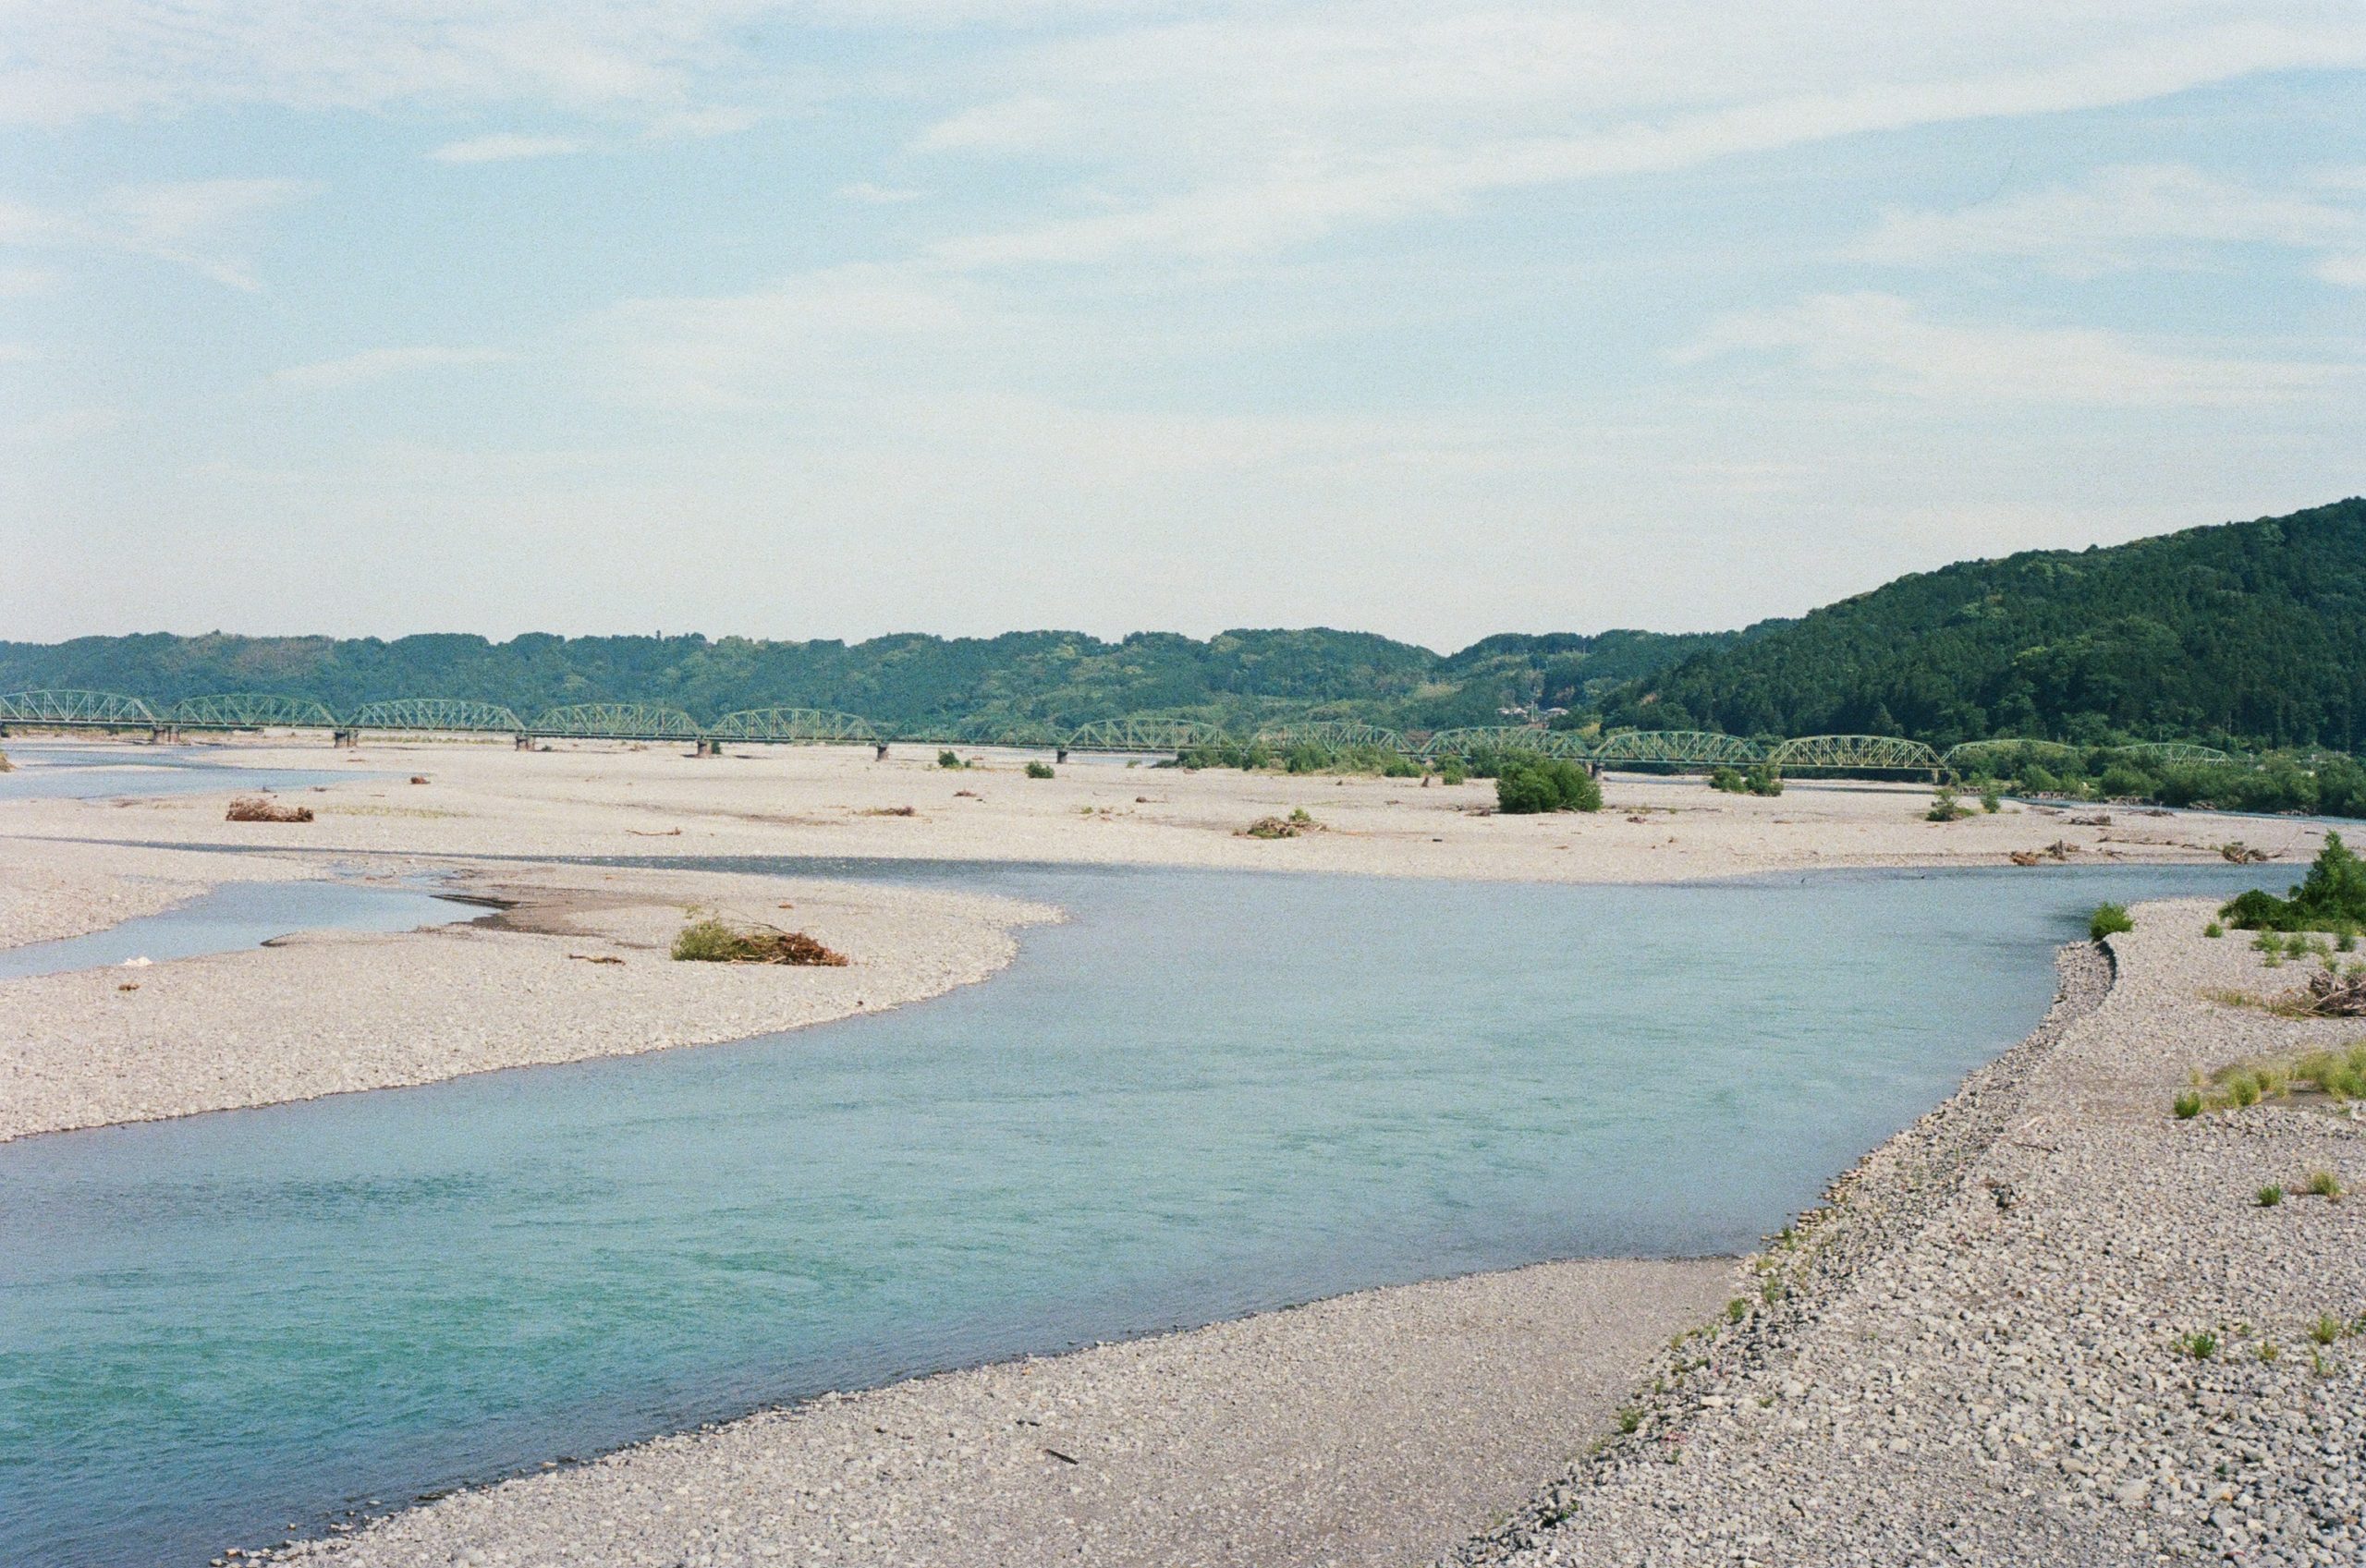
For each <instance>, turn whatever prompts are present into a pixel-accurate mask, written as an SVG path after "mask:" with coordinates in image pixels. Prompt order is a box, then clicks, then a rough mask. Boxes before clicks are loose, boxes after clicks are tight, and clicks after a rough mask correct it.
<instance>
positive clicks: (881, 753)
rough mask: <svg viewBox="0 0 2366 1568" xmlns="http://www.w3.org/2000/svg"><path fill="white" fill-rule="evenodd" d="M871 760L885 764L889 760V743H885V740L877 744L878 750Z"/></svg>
mask: <svg viewBox="0 0 2366 1568" xmlns="http://www.w3.org/2000/svg"><path fill="white" fill-rule="evenodd" d="M871 760H872V761H874V762H884V761H885V760H887V743H886V742H885V741H884V740H883V741H880V742H878V743H877V750H876V751H875V752H874V753H873V754H872V759H871Z"/></svg>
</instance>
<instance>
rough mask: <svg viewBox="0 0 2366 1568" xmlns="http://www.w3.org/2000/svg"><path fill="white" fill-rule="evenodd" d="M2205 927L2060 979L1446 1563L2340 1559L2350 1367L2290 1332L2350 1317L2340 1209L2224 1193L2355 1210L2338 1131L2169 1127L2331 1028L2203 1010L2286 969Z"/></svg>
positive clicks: (2194, 909) (2141, 918)
mask: <svg viewBox="0 0 2366 1568" xmlns="http://www.w3.org/2000/svg"><path fill="white" fill-rule="evenodd" d="M2209 912H2210V907H2209V906H2208V904H2206V903H2204V902H2201V901H2194V900H2183V901H2173V902H2164V903H2160V904H2152V905H2146V906H2141V907H2140V908H2139V909H2138V910H2137V911H2136V912H2135V917H2136V922H2137V930H2135V932H2134V933H2132V934H2130V935H2126V936H2121V937H2117V938H2115V939H2113V948H2114V951H2115V952H2116V954H2117V956H2118V961H2119V971H2120V972H2119V978H2118V982H2117V984H2116V986H2114V987H2113V988H2112V989H2111V991H2110V994H2109V996H2108V999H2107V1000H2104V1001H2103V1002H2102V1004H2101V1005H2100V1007H2097V1008H2095V1009H2094V1010H2093V1011H2092V1012H2084V1011H2083V1009H2084V1008H2085V1007H2086V1006H2088V1005H2089V1004H2090V1003H2091V999H2092V997H2093V996H2094V995H2095V994H2096V993H2097V992H2098V991H2100V989H2101V978H2100V976H2099V975H2098V974H2096V973H2094V972H2092V971H2095V970H2097V969H2099V967H2100V966H2099V965H2097V964H2096V963H2095V961H2094V960H2092V958H2086V957H2082V956H2080V954H2079V952H2078V950H2073V951H2072V953H2071V954H2069V955H2067V956H2066V960H2065V977H2066V982H2067V986H2068V990H2069V994H2068V996H2067V999H2066V1002H2065V1003H2062V1004H2060V1005H2058V1007H2057V1011H2056V1015H2055V1019H2054V1020H2052V1022H2051V1024H2050V1027H2049V1028H2048V1029H2046V1030H2043V1031H2041V1033H2040V1035H2039V1036H2038V1037H2037V1038H2035V1039H2033V1040H2032V1041H2031V1042H2030V1043H2028V1044H2025V1045H2023V1046H2021V1047H2019V1048H2018V1049H2017V1050H2016V1051H2013V1052H2011V1053H2010V1054H2008V1055H2007V1056H2006V1057H2005V1058H2004V1059H2002V1060H2001V1061H1999V1062H1998V1063H1996V1064H1994V1065H1993V1066H1991V1067H1989V1068H1987V1069H1985V1070H1983V1071H1982V1072H1981V1073H1978V1074H1975V1075H1974V1076H1972V1078H1971V1079H1970V1081H1969V1082H1968V1084H1967V1086H1966V1088H1964V1090H1963V1092H1962V1093H1960V1094H1959V1095H1957V1097H1956V1098H1955V1099H1954V1100H1950V1101H1949V1102H1948V1103H1947V1104H1946V1105H1945V1106H1944V1107H1942V1108H1941V1109H1940V1110H1938V1111H1936V1112H1933V1113H1932V1114H1931V1115H1929V1116H1927V1117H1925V1118H1924V1119H1923V1120H1922V1121H1921V1122H1919V1123H1917V1124H1916V1125H1915V1126H1913V1127H1912V1128H1909V1130H1907V1131H1906V1132H1904V1133H1901V1134H1900V1135H1899V1136H1897V1137H1896V1138H1895V1139H1893V1140H1892V1141H1891V1142H1890V1143H1888V1144H1886V1145H1884V1147H1883V1148H1882V1149H1880V1150H1878V1151H1877V1152H1876V1153H1874V1154H1873V1155H1872V1156H1871V1157H1870V1158H1869V1159H1868V1160H1867V1161H1865V1162H1864V1163H1863V1164H1862V1165H1861V1166H1860V1167H1859V1169H1858V1170H1856V1171H1855V1172H1852V1173H1850V1174H1849V1175H1848V1177H1846V1178H1845V1179H1843V1180H1842V1181H1841V1182H1839V1183H1837V1184H1835V1188H1834V1193H1833V1201H1832V1203H1831V1205H1830V1207H1828V1208H1827V1209H1823V1210H1821V1211H1819V1212H1818V1214H1817V1215H1816V1216H1814V1218H1813V1221H1812V1222H1811V1224H1809V1225H1808V1226H1807V1227H1806V1229H1805V1230H1804V1233H1803V1240H1802V1241H1800V1242H1799V1244H1798V1245H1794V1246H1780V1247H1777V1248H1775V1249H1774V1250H1772V1251H1770V1252H1769V1253H1768V1254H1766V1255H1764V1257H1763V1258H1762V1259H1760V1260H1759V1261H1760V1263H1761V1264H1762V1266H1763V1268H1764V1270H1765V1276H1764V1277H1765V1278H1767V1279H1768V1280H1770V1281H1773V1282H1776V1283H1777V1284H1778V1285H1780V1286H1781V1287H1783V1288H1784V1289H1786V1290H1787V1292H1788V1293H1789V1294H1787V1295H1786V1296H1785V1297H1784V1298H1783V1299H1782V1300H1781V1301H1779V1302H1777V1303H1775V1304H1774V1305H1772V1306H1767V1305H1764V1304H1762V1303H1759V1302H1757V1301H1756V1300H1755V1299H1754V1298H1751V1303H1750V1308H1749V1311H1748V1316H1747V1318H1746V1319H1745V1320H1744V1321H1743V1322H1742V1323H1741V1324H1740V1325H1739V1326H1738V1327H1729V1328H1725V1329H1723V1330H1721V1331H1718V1332H1716V1333H1714V1334H1713V1335H1705V1336H1702V1337H1701V1338H1698V1339H1695V1340H1692V1341H1690V1342H1688V1343H1684V1344H1682V1345H1680V1346H1678V1347H1677V1348H1675V1349H1673V1350H1671V1351H1670V1352H1669V1353H1668V1354H1667V1355H1666V1356H1665V1357H1664V1358H1663V1360H1662V1363H1661V1365H1660V1366H1659V1367H1658V1368H1657V1369H1656V1372H1655V1376H1656V1378H1657V1379H1658V1380H1659V1381H1660V1383H1661V1392H1658V1393H1655V1394H1653V1395H1652V1396H1651V1397H1649V1398H1648V1399H1647V1400H1646V1401H1645V1402H1644V1403H1643V1404H1642V1406H1641V1410H1642V1415H1641V1419H1640V1425H1639V1426H1638V1427H1637V1429H1636V1430H1634V1431H1633V1432H1632V1433H1631V1434H1629V1435H1627V1436H1624V1437H1618V1438H1616V1439H1615V1440H1613V1441H1612V1442H1611V1443H1610V1444H1609V1445H1608V1446H1607V1447H1606V1448H1605V1449H1604V1451H1603V1452H1602V1453H1600V1454H1598V1455H1597V1456H1595V1457H1593V1458H1592V1459H1590V1460H1588V1461H1587V1462H1585V1463H1582V1464H1580V1465H1578V1466H1577V1467H1576V1468H1575V1469H1573V1470H1572V1471H1571V1472H1570V1473H1569V1474H1568V1475H1567V1477H1565V1478H1564V1479H1563V1480H1562V1481H1561V1482H1560V1483H1559V1484H1558V1485H1556V1486H1555V1487H1554V1488H1552V1489H1549V1490H1548V1491H1547V1492H1545V1493H1544V1494H1543V1496H1541V1497H1540V1498H1539V1499H1537V1500H1536V1501H1533V1502H1532V1503H1531V1506H1530V1507H1529V1508H1527V1509H1526V1510H1524V1511H1522V1513H1520V1514H1519V1515H1518V1517H1517V1518H1516V1520H1515V1521H1514V1522H1513V1523H1512V1524H1511V1525H1508V1526H1506V1528H1504V1529H1503V1530H1501V1531H1499V1532H1497V1533H1496V1534H1494V1536H1492V1537H1491V1538H1488V1539H1486V1540H1484V1541H1482V1542H1479V1543H1475V1544H1473V1545H1472V1546H1470V1547H1469V1548H1467V1549H1465V1550H1463V1551H1461V1552H1459V1553H1457V1554H1456V1555H1455V1556H1454V1557H1453V1558H1452V1559H1451V1561H1452V1562H1456V1563H1459V1564H1479V1563H1487V1564H1506V1565H1509V1564H1518V1565H1520V1568H1542V1565H1543V1564H1547V1563H1594V1562H1620V1563H1628V1562H1635V1563H1643V1562H1648V1563H1767V1564H1775V1563H1799V1564H1807V1563H1819V1564H1821V1563H1842V1562H1846V1563H1883V1564H1886V1563H1906V1562H1948V1563H1966V1562H1970V1563H1997V1564H2006V1563H2029V1562H2047V1563H2054V1562H2060V1563H2081V1564H2097V1563H2151V1562H2201V1561H2209V1560H2217V1559H2220V1558H2224V1559H2226V1560H2228V1561H2238V1562H2253V1563H2351V1564H2354V1563H2357V1562H2360V1561H2366V1530H2361V1528H2360V1509H2361V1506H2366V1477H2361V1473H2360V1468H2361V1463H2366V1339H2361V1338H2360V1337H2357V1336H2356V1335H2355V1334H2351V1333H2345V1334H2344V1336H2343V1337H2341V1338H2340V1339H2338V1340H2336V1342H2335V1343H2332V1344H2331V1345H2328V1346H2325V1347H2323V1349H2322V1350H2321V1351H2320V1350H2319V1349H2318V1347H2317V1346H2316V1345H2314V1344H2312V1343H2311V1338H2310V1333H2309V1331H2310V1328H2311V1325H2312V1324H2314V1323H2315V1321H2316V1320H2317V1319H2318V1318H2319V1317H2320V1315H2331V1316H2333V1317H2334V1318H2336V1319H2340V1320H2342V1321H2343V1322H2345V1323H2351V1324H2354V1323H2355V1322H2356V1321H2357V1319H2358V1318H2359V1315H2360V1313H2361V1312H2366V1211H2361V1207H2360V1202H2358V1201H2354V1200H2353V1201H2344V1202H2333V1203H2329V1202H2327V1201H2325V1200H2324V1199H2323V1198H2313V1197H2299V1196H2295V1197H2287V1199H2286V1200H2285V1202H2284V1203H2283V1204H2282V1205H2281V1206H2280V1207H2276V1208H2262V1207H2260V1206H2258V1204H2257V1203H2256V1202H2255V1201H2254V1196H2253V1195H2254V1194H2255V1193H2256V1191H2257V1190H2258V1189H2259V1188H2260V1187H2261V1186H2262V1185H2266V1184H2268V1183H2271V1182H2277V1183H2281V1184H2283V1185H2286V1186H2287V1187H2289V1188H2293V1189H2295V1190H2296V1193H2297V1189H2298V1187H2299V1185H2300V1183H2301V1181H2302V1179H2303V1177H2304V1176H2305V1174H2306V1173H2308V1172H2310V1171H2311V1170H2315V1169H2330V1170H2333V1171H2336V1172H2337V1173H2339V1174H2340V1176H2341V1179H2342V1181H2343V1182H2344V1184H2345V1185H2349V1186H2352V1187H2355V1186H2356V1185H2358V1184H2359V1183H2360V1182H2366V1129H2361V1127H2360V1124H2358V1123H2357V1122H2355V1121H2353V1120H2350V1119H2348V1118H2347V1117H2344V1116H2339V1115H2336V1114H2334V1113H2331V1112H2329V1111H2328V1110H2327V1109H2326V1108H2323V1106H2322V1105H2319V1106H2303V1105H2300V1104H2298V1103H2293V1104H2264V1105H2262V1106H2258V1107H2254V1108H2251V1109H2250V1110H2243V1111H2227V1112H2210V1113H2205V1114H2204V1115H2203V1116H2201V1117H2200V1118H2198V1119H2196V1120H2193V1121H2178V1120H2177V1119H2175V1118H2174V1116H2173V1115H2172V1113H2171V1110H2170V1106H2171V1102H2172V1100H2173V1099H2174V1097H2175V1095H2176V1094H2177V1091H2178V1090H2179V1088H2182V1087H2183V1086H2184V1084H2185V1082H2186V1079H2187V1076H2188V1075H2189V1073H2190V1072H2192V1071H2194V1070H2196V1069H2204V1070H2206V1069H2212V1068H2216V1067H2219V1066H2222V1065H2226V1064H2229V1063H2231V1062H2233V1061H2237V1060H2240V1059H2244V1058H2247V1057H2250V1056H2253V1055H2257V1054H2262V1053H2281V1052H2285V1051H2292V1050H2297V1049H2299V1048H2300V1047H2302V1046H2304V1045H2313V1044H2317V1043H2323V1042H2327V1041H2331V1040H2337V1039H2355V1038H2357V1037H2358V1036H2359V1035H2360V1032H2361V1031H2360V1028H2359V1027H2358V1026H2357V1025H2356V1024H2355V1023H2354V1022H2352V1023H2350V1024H2348V1025H2347V1026H2344V1025H2340V1024H2326V1023H2316V1024H2301V1023H2289V1022H2285V1021H2282V1020H2279V1019H2276V1018H2275V1017H2272V1016H2270V1015H2267V1014H2265V1013H2262V1012H2258V1011H2253V1010H2245V1009H2236V1008H2229V1007H2226V1006H2223V1005H2220V1004H2217V1003H2211V1002H2208V1001H2205V1000H2203V998H2202V997H2201V991H2202V990H2204V989H2205V988H2214V987H2219V986H2235V987H2240V988H2244V989H2251V990H2258V989H2262V988H2265V989H2271V990H2273V989H2281V988H2285V987H2288V986H2290V985H2292V984H2294V983H2297V980H2298V978H2299V975H2300V974H2302V973H2304V971H2300V970H2298V969H2296V968H2294V967H2292V966H2287V967H2285V968H2284V969H2282V970H2279V971H2276V972H2275V973H2273V974H2269V973H2266V972H2263V971H2262V968H2261V966H2260V961H2259V959H2258V958H2257V956H2256V955H2254V954H2252V953H2251V952H2250V950H2249V949H2248V947H2247V946H2246V945H2245V944H2244V943H2243V942H2241V941H2240V940H2239V939H2234V940H2219V941H2211V940H2208V939H2205V938H2204V937H2203V936H2202V935H2201V927H2202V925H2203V924H2204V922H2205V921H2206V920H2207V918H2208V917H2209ZM2196 1331H2210V1332H2213V1333H2215V1334H2216V1335H2217V1336H2218V1339H2219V1342H2220V1345H2221V1349H2220V1351H2219V1353H2218V1355H2217V1356H2216V1357H2215V1358H2214V1359H2211V1360H2206V1361H2204V1360H2197V1359H2195V1358H2194V1357H2192V1356H2191V1355H2188V1354H2186V1353H2185V1352H2184V1351H2183V1350H2181V1349H2180V1347H2179V1343H2178V1342H2179V1340H2180V1339H2181V1337H2182V1336H2185V1335H2188V1334H2190V1333H2193V1332H2196ZM2271 1345H2272V1346H2274V1347H2275V1349H2274V1353H2273V1354H2274V1355H2275V1359H2273V1360H2272V1361H2270V1360H2266V1359H2262V1352H2263V1348H2264V1347H2267V1346H2271Z"/></svg>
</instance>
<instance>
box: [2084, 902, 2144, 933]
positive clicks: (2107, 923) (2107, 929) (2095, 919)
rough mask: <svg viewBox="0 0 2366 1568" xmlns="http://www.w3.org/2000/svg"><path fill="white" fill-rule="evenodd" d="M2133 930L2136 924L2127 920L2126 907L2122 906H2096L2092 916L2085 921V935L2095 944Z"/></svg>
mask: <svg viewBox="0 0 2366 1568" xmlns="http://www.w3.org/2000/svg"><path fill="white" fill-rule="evenodd" d="M2135 929H2136V922H2135V921H2133V920H2131V919H2129V918H2128V906H2126V905H2124V904H2098V905H2096V906H2095V912H2094V914H2093V916H2092V918H2089V919H2088V921H2087V934H2088V935H2089V936H2090V937H2092V938H2093V939H2094V940H2095V941H2097V942H2101V941H2103V940H2104V938H2105V937H2107V936H2117V935H2118V934H2119V933H2120V932H2122V931H2132V930H2135Z"/></svg>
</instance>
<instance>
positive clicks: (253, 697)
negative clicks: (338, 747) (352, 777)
mask: <svg viewBox="0 0 2366 1568" xmlns="http://www.w3.org/2000/svg"><path fill="white" fill-rule="evenodd" d="M172 722H173V723H174V724H176V725H177V726H178V727H179V728H181V729H185V730H335V729H338V728H341V727H342V726H340V725H339V724H338V723H337V722H336V715H335V714H334V713H331V712H330V711H328V710H327V709H326V708H324V707H323V706H322V705H321V704H319V703H317V702H314V701H312V700H311V699H309V698H302V697H283V696H281V695H279V694H278V693H276V692H268V691H229V692H217V693H215V694H213V695H212V696H208V697H185V698H183V699H180V700H179V701H178V702H176V703H174V704H173V710H172Z"/></svg>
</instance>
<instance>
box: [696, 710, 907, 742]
mask: <svg viewBox="0 0 2366 1568" xmlns="http://www.w3.org/2000/svg"><path fill="white" fill-rule="evenodd" d="M666 711H668V712H670V711H672V710H670V709H668V710H666ZM706 737H707V738H708V739H709V740H718V741H720V740H732V741H742V742H746V743H749V744H751V745H762V746H876V745H878V744H879V741H880V738H881V737H880V734H879V732H878V731H877V730H875V729H873V728H872V726H871V723H870V721H869V720H866V719H860V718H857V717H856V716H855V715H854V714H852V713H841V712H838V711H836V710H835V709H830V708H743V709H741V710H739V711H738V712H736V713H726V714H725V715H724V716H723V717H721V718H720V719H717V720H716V721H715V722H714V723H712V724H709V725H708V726H707V729H706Z"/></svg>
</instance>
